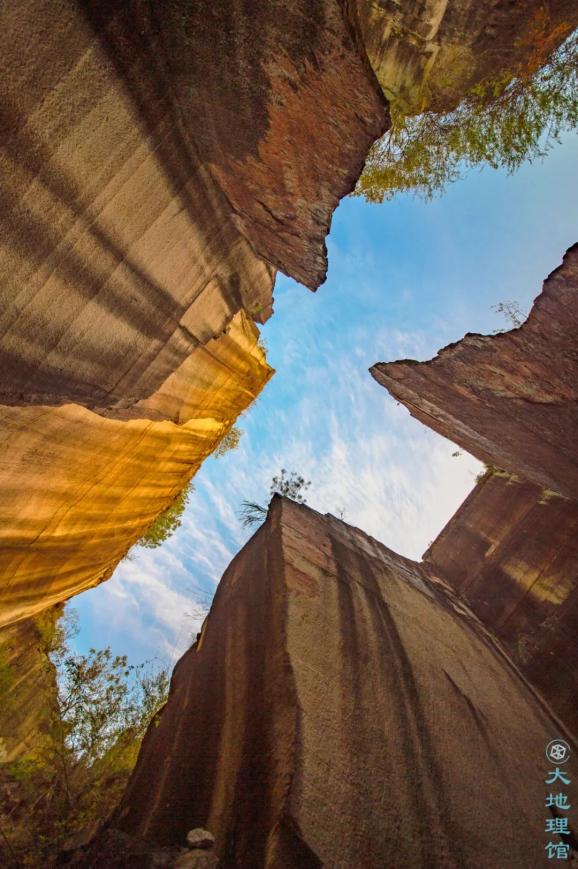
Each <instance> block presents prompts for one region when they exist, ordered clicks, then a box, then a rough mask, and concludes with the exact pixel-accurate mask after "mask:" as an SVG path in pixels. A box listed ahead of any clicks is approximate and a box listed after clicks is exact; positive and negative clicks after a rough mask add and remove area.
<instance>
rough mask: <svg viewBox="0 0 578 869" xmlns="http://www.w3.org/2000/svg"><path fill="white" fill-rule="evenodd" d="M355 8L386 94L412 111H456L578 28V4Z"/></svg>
mask: <svg viewBox="0 0 578 869" xmlns="http://www.w3.org/2000/svg"><path fill="white" fill-rule="evenodd" d="M354 6H355V10H356V14H357V16H358V22H359V29H360V31H361V33H362V35H363V40H364V44H365V47H366V50H367V54H368V57H369V59H370V62H371V65H372V67H373V69H374V71H375V74H376V76H377V78H378V80H379V83H380V85H381V87H382V89H383V92H384V93H385V95H386V96H387V98H388V99H390V100H392V101H393V102H395V104H396V106H398V107H399V108H401V109H402V110H403V111H406V112H408V113H410V114H412V113H416V112H420V111H423V109H424V108H426V107H427V108H431V109H433V110H434V111H444V110H448V109H452V108H454V106H455V105H456V103H457V102H459V100H460V99H461V98H462V97H463V96H464V94H465V93H466V92H467V91H468V90H469V89H470V88H471V87H472V86H473V85H475V84H478V83H479V82H480V81H483V80H484V79H491V78H494V77H495V76H496V75H497V74H499V72H500V71H501V70H510V71H514V70H517V69H528V65H530V66H531V64H532V63H534V64H535V63H536V62H537V61H539V59H540V57H541V55H540V51H541V50H542V51H543V49H544V46H548V47H549V48H550V49H552V48H554V47H555V46H556V45H557V44H558V43H560V42H561V41H562V39H563V38H565V37H566V36H567V35H568V34H569V33H570V32H571V31H572V29H573V28H574V27H575V26H576V24H577V23H578V11H577V9H576V4H575V3H574V0H551V2H549V3H548V4H547V6H546V4H544V3H543V2H542V0H524V2H523V3H511V2H508V0H497V2H496V0H490V2H487V0H422V2H419V3H400V2H399V0H354ZM540 40H542V43H541V42H540ZM543 59H545V57H544V58H543Z"/></svg>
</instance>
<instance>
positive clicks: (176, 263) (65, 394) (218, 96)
mask: <svg viewBox="0 0 578 869" xmlns="http://www.w3.org/2000/svg"><path fill="white" fill-rule="evenodd" d="M0 25H1V26H0V43H1V49H2V50H1V51H0V107H1V112H2V122H3V124H2V127H3V150H2V154H1V156H0V172H1V175H2V196H3V207H2V221H3V223H2V247H1V249H0V293H1V297H0V306H1V308H2V318H1V321H0V335H1V337H2V342H1V353H0V369H1V371H2V379H1V383H0V401H2V402H3V403H4V404H33V403H34V404H44V405H60V404H62V403H64V402H71V401H74V402H77V403H80V404H83V405H85V406H87V407H90V408H94V407H108V406H113V407H118V406H121V407H126V406H131V405H132V404H133V403H134V402H135V401H138V400H142V399H145V398H147V397H148V396H150V395H151V394H152V393H153V392H154V391H155V390H156V389H158V387H159V386H160V385H161V384H162V383H163V382H164V381H165V380H166V379H167V377H168V376H170V374H171V373H173V372H174V371H175V370H176V369H177V368H178V367H179V366H180V365H181V364H182V363H183V362H184V360H185V359H186V358H187V357H188V356H189V355H190V353H191V351H192V350H194V348H195V347H196V346H197V345H198V344H199V343H205V342H206V341H207V340H208V339H209V338H212V337H214V336H215V335H218V334H219V333H220V332H222V331H223V329H224V328H225V327H226V325H227V324H228V322H229V321H230V320H231V318H232V317H233V316H234V314H235V313H237V312H238V311H239V310H240V309H241V308H243V309H244V310H245V311H246V312H247V313H248V314H249V315H251V316H252V317H254V318H255V319H257V320H259V321H261V322H262V321H263V320H264V319H266V318H267V317H268V316H269V314H270V312H271V290H272V285H273V279H274V270H275V268H281V269H283V270H284V271H285V272H286V273H287V274H289V275H292V276H293V277H295V278H297V279H298V280H301V281H303V282H304V283H305V284H307V285H308V286H310V287H312V288H315V287H317V286H318V285H319V283H320V282H321V281H322V280H323V279H324V276H325V270H326V255H325V246H324V237H325V235H326V234H327V232H328V229H329V224H330V221H331V215H332V212H333V210H334V208H335V206H336V205H337V203H338V201H339V199H340V198H341V197H342V196H343V195H344V194H346V193H348V192H349V191H350V190H351V189H352V187H353V185H354V183H355V181H356V179H357V176H358V174H359V172H360V170H361V167H362V164H363V161H364V159H365V155H366V153H367V149H368V148H369V145H370V144H371V142H372V141H373V139H375V137H376V136H378V135H379V134H380V133H381V132H382V131H383V129H384V128H385V125H386V122H387V109H386V102H385V100H384V98H383V96H382V94H381V91H380V89H379V87H378V85H377V82H376V81H375V78H374V75H373V73H372V71H371V68H370V66H369V64H368V63H367V60H366V59H365V57H364V55H363V52H362V51H360V50H359V47H358V45H357V44H356V41H355V39H354V32H353V29H352V25H351V24H350V23H349V21H348V20H347V18H346V16H345V14H344V10H343V7H342V4H341V3H340V2H338V0H316V2H314V3H310V2H309V0H296V2H293V3H290V4H287V3H285V2H275V0H273V2H269V3H257V2H250V3H244V4H241V5H240V6H239V5H237V4H234V3H230V2H229V0H214V2H212V3H210V4H209V6H207V4H203V3H188V2H186V3H183V2H181V0H166V2H163V3H148V2H142V0H131V2H126V3H120V2H117V0H104V2H103V0H94V2H93V0H88V2H80V0H78V2H70V3H65V4H60V5H59V7H58V14H55V8H54V3H53V2H52V0H23V2H22V3H8V4H3V7H2V11H1V18H0Z"/></svg>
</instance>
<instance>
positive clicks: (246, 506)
mask: <svg viewBox="0 0 578 869" xmlns="http://www.w3.org/2000/svg"><path fill="white" fill-rule="evenodd" d="M310 485H311V480H306V479H305V478H304V477H302V476H301V475H300V474H297V473H296V472H295V471H291V473H290V474H289V475H288V476H287V471H286V470H285V468H281V473H280V474H278V475H277V476H275V477H273V479H272V480H271V486H270V488H269V493H270V495H271V497H273V495H275V494H277V495H283V497H285V498H291V500H292V501H297V503H298V504H306V503H307V501H306V498H305V495H304V493H305V492H306V491H307V489H308V488H309V486H310ZM239 516H240V519H241V524H242V525H243V527H245V528H248V527H250V526H252V525H260V524H261V522H264V521H265V519H266V518H267V507H263V506H262V505H261V504H256V503H255V502H254V501H243V502H242V504H241V509H240V511H239Z"/></svg>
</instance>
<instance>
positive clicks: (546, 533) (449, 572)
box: [424, 473, 578, 733]
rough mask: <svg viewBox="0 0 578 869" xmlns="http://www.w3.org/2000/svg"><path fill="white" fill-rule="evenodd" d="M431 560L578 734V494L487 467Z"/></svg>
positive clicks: (438, 541)
mask: <svg viewBox="0 0 578 869" xmlns="http://www.w3.org/2000/svg"><path fill="white" fill-rule="evenodd" d="M424 559H425V560H426V561H427V562H428V563H429V564H430V565H431V567H432V568H433V569H434V570H436V571H439V573H440V575H441V576H443V577H444V579H445V580H447V581H448V582H450V583H451V585H452V586H453V588H455V589H456V590H457V591H458V592H459V593H460V594H461V595H462V596H463V597H464V599H465V600H467V602H468V604H469V605H470V606H471V608H472V609H473V611H474V612H475V613H476V615H477V616H478V617H479V618H480V619H481V621H482V622H483V623H484V624H485V625H486V626H487V627H488V628H489V629H490V630H491V631H492V632H494V633H495V634H496V635H497V636H498V637H499V638H500V639H501V640H502V642H503V643H504V645H505V646H506V647H507V648H508V650H509V652H510V654H511V655H512V658H513V659H514V661H515V662H516V664H517V665H518V667H520V669H521V670H522V672H523V673H524V675H525V676H527V677H528V679H529V680H530V681H531V682H532V684H533V685H534V686H535V687H536V688H537V689H538V690H539V691H540V692H541V693H542V694H543V696H544V697H545V698H546V700H547V701H548V703H549V704H550V706H551V707H552V709H553V710H554V711H555V712H556V714H557V715H559V716H560V718H561V719H562V720H563V721H564V723H565V724H566V725H567V726H568V727H569V728H570V729H571V730H572V731H573V732H574V733H578V648H577V645H576V636H577V634H578V503H576V502H575V501H571V500H568V499H566V498H561V497H559V496H556V495H554V494H553V493H548V492H544V490H543V489H541V488H540V487H539V486H535V485H534V484H533V483H526V482H522V481H520V480H518V479H516V478H513V479H512V478H510V477H509V476H506V475H504V474H499V473H498V474H488V475H486V476H485V477H484V478H483V479H482V480H481V481H480V482H479V483H478V485H477V486H476V488H475V489H474V491H473V492H472V493H471V495H470V496H469V497H468V498H467V499H466V501H465V502H464V503H463V504H462V506H461V507H460V508H459V510H458V511H457V513H456V514H455V516H453V517H452V519H451V520H450V521H449V523H448V524H447V525H446V527H445V528H444V529H443V531H442V532H441V534H440V535H439V537H438V538H437V539H436V540H435V541H434V542H433V544H432V545H431V546H430V548H429V549H428V551H427V552H426V553H425V555H424Z"/></svg>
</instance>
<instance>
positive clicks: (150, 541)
mask: <svg viewBox="0 0 578 869" xmlns="http://www.w3.org/2000/svg"><path fill="white" fill-rule="evenodd" d="M193 491H194V486H193V484H192V483H187V485H186V486H185V488H184V489H183V490H182V491H181V492H180V493H179V494H178V495H177V497H176V498H175V500H174V501H173V503H172V504H170V505H169V506H168V507H167V508H166V510H163V512H162V513H159V515H158V516H157V518H156V519H155V520H154V522H152V524H151V525H149V527H148V528H147V530H146V531H145V533H144V534H143V536H142V537H141V538H140V540H138V541H137V542H138V545H139V546H144V547H145V548H146V549H156V548H157V547H158V546H160V545H161V544H162V543H164V542H165V541H166V540H168V539H169V537H172V535H173V534H174V533H175V531H176V530H177V528H180V527H181V520H182V516H183V513H184V510H185V507H186V506H187V504H188V501H189V497H190V495H191V492H193Z"/></svg>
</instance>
